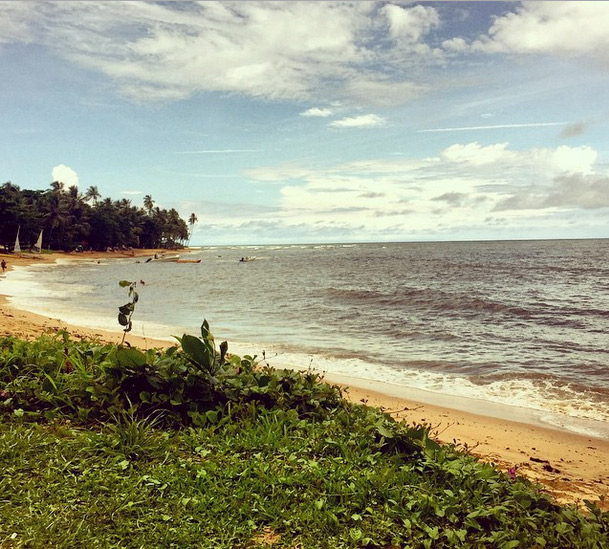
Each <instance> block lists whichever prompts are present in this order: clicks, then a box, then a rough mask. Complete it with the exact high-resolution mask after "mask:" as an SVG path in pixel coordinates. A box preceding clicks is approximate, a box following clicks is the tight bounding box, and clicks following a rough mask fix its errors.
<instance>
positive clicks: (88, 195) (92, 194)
mask: <svg viewBox="0 0 609 549" xmlns="http://www.w3.org/2000/svg"><path fill="white" fill-rule="evenodd" d="M100 198H101V194H100V192H99V189H98V188H97V187H96V186H95V185H91V186H90V187H89V188H88V189H87V190H86V192H85V200H86V201H89V200H92V201H93V204H97V201H98V200H99V199H100Z"/></svg>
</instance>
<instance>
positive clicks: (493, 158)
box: [246, 142, 609, 238]
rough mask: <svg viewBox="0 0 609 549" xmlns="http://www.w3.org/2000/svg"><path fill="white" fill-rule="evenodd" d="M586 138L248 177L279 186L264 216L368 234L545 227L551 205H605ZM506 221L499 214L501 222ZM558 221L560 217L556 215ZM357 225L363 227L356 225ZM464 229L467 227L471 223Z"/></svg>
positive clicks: (287, 168)
mask: <svg viewBox="0 0 609 549" xmlns="http://www.w3.org/2000/svg"><path fill="white" fill-rule="evenodd" d="M597 161H598V158H597V153H596V151H595V150H594V149H592V148H590V147H567V146H560V147H556V148H529V149H523V150H516V149H512V148H510V145H509V144H508V143H494V144H489V145H482V144H480V143H477V142H473V143H455V144H453V145H451V146H449V147H447V148H445V149H444V150H442V151H440V152H439V153H438V155H437V156H433V157H428V158H395V157H393V158H390V159H384V160H382V159H380V160H379V159H371V160H360V161H354V162H349V163H344V164H337V165H334V166H328V167H325V168H317V169H316V168H312V167H310V166H307V165H306V164H305V163H303V164H302V165H299V166H296V165H282V166H277V167H275V168H274V167H267V168H259V169H257V170H249V171H248V172H247V174H246V175H248V176H249V177H250V178H251V179H252V180H253V181H267V182H268V181H272V182H274V183H275V184H278V185H280V186H281V189H280V190H281V205H280V210H279V211H278V212H269V213H268V214H267V215H266V216H265V221H267V222H269V223H283V224H287V225H294V226H296V225H297V226H300V227H306V226H309V227H312V228H317V229H320V228H323V227H325V228H326V229H328V230H329V229H330V228H331V227H340V228H341V230H342V231H347V233H348V231H349V230H351V231H355V232H357V231H358V230H360V231H361V230H363V231H364V232H365V234H366V235H367V237H369V238H374V237H375V235H376V236H377V237H379V238H381V236H386V235H388V234H393V235H394V236H400V235H401V236H402V237H405V235H412V234H415V233H417V232H419V233H421V232H426V233H429V234H438V230H439V229H438V228H439V227H440V226H441V225H442V226H445V227H447V228H448V227H451V230H454V233H453V234H457V233H458V232H459V231H460V230H466V229H465V228H466V227H469V228H470V229H471V228H476V227H477V228H478V230H479V231H480V234H482V232H483V230H484V228H488V226H489V225H492V224H496V225H498V226H505V223H504V221H505V219H506V218H509V219H511V220H512V223H511V225H510V226H512V227H514V226H515V225H514V223H516V226H518V227H524V225H523V223H525V221H526V223H527V224H528V225H527V226H531V227H538V226H541V225H542V224H540V221H539V219H541V218H544V219H546V220H547V217H548V216H551V215H553V213H552V212H554V211H555V210H556V209H557V208H567V209H575V210H582V209H588V210H592V209H594V208H596V209H598V208H604V207H609V198H608V197H609V175H607V174H599V173H596V172H597V169H598V165H597ZM502 220H503V221H502ZM556 222H559V220H556ZM358 227H359V229H358ZM468 230H469V229H468Z"/></svg>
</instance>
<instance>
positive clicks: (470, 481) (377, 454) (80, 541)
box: [0, 323, 609, 549]
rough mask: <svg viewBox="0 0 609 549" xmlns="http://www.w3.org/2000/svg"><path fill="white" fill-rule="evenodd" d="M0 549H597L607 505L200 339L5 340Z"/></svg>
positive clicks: (304, 376) (608, 528)
mask: <svg viewBox="0 0 609 549" xmlns="http://www.w3.org/2000/svg"><path fill="white" fill-rule="evenodd" d="M0 345H1V347H0V383H1V387H2V390H1V391H0V410H1V411H2V422H1V423H0V449H1V450H2V451H1V457H0V470H1V471H2V473H0V524H2V525H3V528H2V530H1V531H0V546H1V547H80V546H85V545H91V546H96V547H172V546H173V547H210V548H211V547H227V548H228V547H256V546H272V547H290V548H294V547H302V548H317V547H320V548H321V547H327V548H334V547H336V548H339V547H382V548H396V547H480V548H482V547H497V548H502V549H510V548H515V547H527V548H531V547H537V548H541V547H563V548H564V547H590V548H594V547H597V548H603V547H609V541H608V536H609V513H602V512H600V511H599V509H598V508H597V507H596V506H594V505H592V504H589V508H588V511H589V512H588V513H586V514H583V513H582V512H580V511H579V510H578V509H577V508H575V507H571V506H568V507H561V506H558V505H555V504H554V503H553V502H552V501H551V500H550V498H549V497H548V496H547V495H545V494H542V493H540V492H539V491H537V490H536V488H535V487H534V486H533V485H532V484H531V483H530V482H528V481H527V480H526V479H524V478H520V477H518V478H516V479H510V478H508V477H507V476H506V475H504V474H503V473H501V472H499V471H497V470H495V469H494V468H493V467H491V466H490V465H487V464H483V463H480V462H478V461H476V460H475V459H474V458H473V457H471V456H468V455H465V454H463V453H460V452H459V451H458V449H457V448H455V447H453V446H439V445H438V444H436V443H435V442H434V441H433V440H432V439H431V438H430V437H429V428H428V427H427V426H425V425H405V424H399V423H396V422H395V421H394V420H393V419H392V418H391V417H390V416H388V415H386V414H383V413H381V412H380V411H378V410H376V409H372V408H368V407H365V406H361V405H354V404H350V403H348V402H346V401H345V400H344V399H342V398H341V395H340V391H339V389H338V388H336V387H332V386H330V385H327V384H324V383H322V382H321V379H320V378H319V376H317V375H316V374H314V373H312V372H304V373H298V372H291V371H283V370H273V369H271V368H268V367H263V368H257V367H255V365H254V358H252V357H244V358H243V359H240V358H238V357H230V356H229V355H228V354H227V352H226V348H225V347H224V346H221V347H222V348H221V349H220V350H219V351H217V350H216V348H215V345H214V342H213V337H212V336H211V334H210V333H209V327H208V326H207V325H206V323H205V324H204V325H203V328H202V334H201V338H195V337H193V336H184V337H183V338H180V347H173V348H171V349H168V350H165V351H161V350H154V351H147V352H141V351H138V350H136V349H129V348H124V347H120V346H113V345H100V344H97V343H94V342H73V341H70V340H68V338H67V335H66V334H60V335H59V336H58V337H49V336H45V337H42V338H41V339H39V340H37V341H34V342H25V341H21V340H18V339H15V338H5V339H2V340H0Z"/></svg>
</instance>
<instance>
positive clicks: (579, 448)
mask: <svg viewBox="0 0 609 549" xmlns="http://www.w3.org/2000/svg"><path fill="white" fill-rule="evenodd" d="M154 252H155V250H137V251H136V252H135V253H136V255H137V256H139V257H145V256H150V255H152V254H154ZM125 257H133V255H132V254H131V253H130V252H115V253H114V252H110V253H96V254H90V253H82V254H61V253H56V254H43V255H42V256H34V257H16V256H13V255H10V254H9V255H7V254H0V259H5V261H6V262H7V264H8V268H9V270H8V272H7V273H5V276H10V269H11V268H12V267H13V266H16V265H28V264H31V263H32V262H40V261H42V262H53V261H55V260H56V259H58V258H69V259H86V260H91V259H98V258H99V259H105V258H125ZM59 330H67V331H68V332H69V333H70V334H71V336H72V337H74V338H94V339H97V340H100V341H104V342H110V343H119V342H120V341H121V338H122V335H123V334H122V332H121V331H120V330H119V327H118V325H117V331H115V332H114V331H112V332H111V331H103V330H96V329H88V328H82V327H78V326H72V325H69V324H66V323H65V322H63V321H60V320H57V319H54V318H50V317H46V316H40V315H35V314H32V313H29V312H27V311H22V310H19V309H15V308H14V307H12V306H11V305H10V303H9V301H8V299H7V298H6V296H2V281H1V279H0V336H8V335H14V336H18V337H22V338H35V337H38V336H40V335H41V334H43V333H45V332H57V331H59ZM127 341H128V342H129V343H130V344H131V345H134V346H138V347H140V348H142V349H149V348H158V347H167V346H169V345H172V344H173V340H172V339H170V338H168V339H167V340H159V339H152V338H145V337H141V336H136V335H132V334H128V335H127ZM273 365H274V366H277V367H279V366H280V365H278V364H277V365H275V364H273ZM326 379H327V381H328V382H331V383H337V384H339V385H341V386H342V387H343V388H344V389H345V394H346V396H347V397H348V398H350V399H351V400H353V401H354V402H364V403H366V404H368V405H370V406H377V407H380V408H381V409H383V410H385V411H387V412H389V413H391V414H392V415H393V416H394V417H396V418H399V419H403V420H405V421H407V422H410V423H415V422H416V423H420V422H423V423H427V424H429V425H431V426H432V429H433V432H434V433H435V436H436V438H437V439H438V440H440V441H442V442H454V443H457V444H458V445H460V447H461V448H463V449H464V450H467V451H469V452H470V453H471V454H473V455H475V456H477V457H479V458H480V459H482V460H484V461H487V462H492V463H494V464H495V465H496V466H497V467H499V468H501V469H503V470H508V469H509V468H513V467H516V470H517V473H518V474H522V475H524V476H527V477H528V478H530V479H532V480H534V481H536V482H538V483H540V484H541V486H542V487H543V489H544V490H546V491H547V492H549V493H551V494H552V495H553V496H554V498H555V499H556V500H557V501H558V502H561V503H576V504H581V503H582V501H583V500H584V499H589V500H591V501H595V502H597V503H598V502H599V498H601V497H605V498H607V499H606V500H605V501H604V502H600V504H599V506H600V507H601V508H602V509H605V510H607V509H609V440H604V439H597V438H592V437H588V436H582V435H578V434H574V433H570V432H566V431H562V430H558V429H550V428H547V427H544V426H542V425H538V424H534V423H528V422H525V421H522V418H520V417H515V419H517V421H508V420H505V419H501V418H498V417H492V416H491V415H489V414H485V411H484V407H483V406H481V405H480V404H479V403H474V402H472V403H471V404H472V407H471V410H467V411H464V410H463V409H455V408H451V407H450V406H441V405H436V404H435V403H433V404H432V403H429V400H425V401H422V400H421V399H419V400H418V401H417V400H416V395H414V396H415V398H413V395H412V394H410V393H409V392H408V390H407V389H406V388H398V389H399V390H396V387H395V386H394V387H390V386H384V385H383V384H380V383H378V384H370V383H367V382H365V381H364V380H355V379H349V378H344V377H343V378H341V377H339V376H330V375H327V376H326ZM438 404H442V402H439V403H438ZM472 412H475V413H472Z"/></svg>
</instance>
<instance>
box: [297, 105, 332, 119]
mask: <svg viewBox="0 0 609 549" xmlns="http://www.w3.org/2000/svg"><path fill="white" fill-rule="evenodd" d="M332 114H333V112H332V110H331V109H320V108H319V107H311V108H310V109H307V110H306V111H303V112H301V113H300V116H313V117H318V118H326V117H328V116H332Z"/></svg>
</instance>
